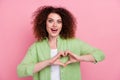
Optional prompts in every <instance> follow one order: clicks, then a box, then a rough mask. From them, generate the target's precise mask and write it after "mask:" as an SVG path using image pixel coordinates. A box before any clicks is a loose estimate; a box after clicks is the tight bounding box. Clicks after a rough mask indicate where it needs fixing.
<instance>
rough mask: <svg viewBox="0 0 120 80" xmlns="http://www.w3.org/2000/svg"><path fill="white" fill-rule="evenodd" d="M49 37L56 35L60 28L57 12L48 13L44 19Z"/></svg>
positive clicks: (60, 23) (59, 18) (60, 19)
mask: <svg viewBox="0 0 120 80" xmlns="http://www.w3.org/2000/svg"><path fill="white" fill-rule="evenodd" d="M46 29H47V32H48V34H49V37H57V36H58V35H59V33H60V31H61V29H62V18H61V17H60V15H59V14H57V13H50V14H49V15H48V17H47V20H46Z"/></svg>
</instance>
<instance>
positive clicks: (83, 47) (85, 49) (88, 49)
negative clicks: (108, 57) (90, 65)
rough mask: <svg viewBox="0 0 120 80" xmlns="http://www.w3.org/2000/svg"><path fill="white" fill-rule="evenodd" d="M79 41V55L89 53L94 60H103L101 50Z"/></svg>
mask: <svg viewBox="0 0 120 80" xmlns="http://www.w3.org/2000/svg"><path fill="white" fill-rule="evenodd" d="M79 43H80V44H79V45H80V54H81V55H86V54H91V55H93V57H94V58H95V60H96V62H99V61H102V60H104V58H105V55H104V53H103V51H102V50H100V49H98V48H95V47H93V46H91V45H89V44H88V43H86V42H83V41H81V40H80V42H79Z"/></svg>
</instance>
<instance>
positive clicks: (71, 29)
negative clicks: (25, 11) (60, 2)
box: [33, 6, 76, 41]
mask: <svg viewBox="0 0 120 80" xmlns="http://www.w3.org/2000/svg"><path fill="white" fill-rule="evenodd" d="M50 13H57V14H58V15H60V17H61V18H62V30H61V32H60V34H59V35H60V37H61V38H63V39H70V38H74V37H75V30H76V19H75V18H74V16H73V15H72V14H71V13H70V12H69V11H68V10H67V9H65V8H62V7H53V6H42V7H39V8H38V9H37V10H36V11H35V12H34V14H33V17H34V19H33V31H34V35H35V38H37V40H38V41H39V40H43V39H46V38H48V32H47V30H46V20H47V17H48V15H49V14H50Z"/></svg>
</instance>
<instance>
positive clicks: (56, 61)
mask: <svg viewBox="0 0 120 80" xmlns="http://www.w3.org/2000/svg"><path fill="white" fill-rule="evenodd" d="M64 57H68V60H67V61H66V62H65V63H64V62H61V60H60V59H62V58H64ZM75 62H79V59H78V56H77V55H75V54H73V53H72V52H71V51H69V50H66V51H65V52H59V53H58V54H57V55H56V56H55V57H54V59H53V61H52V64H54V65H61V66H63V67H66V66H67V65H68V64H70V63H75Z"/></svg>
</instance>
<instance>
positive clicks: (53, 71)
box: [51, 49, 60, 80]
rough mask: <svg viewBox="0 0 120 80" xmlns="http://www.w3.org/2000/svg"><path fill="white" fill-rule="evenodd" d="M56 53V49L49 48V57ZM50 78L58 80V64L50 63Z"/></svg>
mask: <svg viewBox="0 0 120 80" xmlns="http://www.w3.org/2000/svg"><path fill="white" fill-rule="evenodd" d="M56 54H57V49H51V58H52V57H54V56H55V55H56ZM51 80H60V66H59V65H51Z"/></svg>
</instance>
